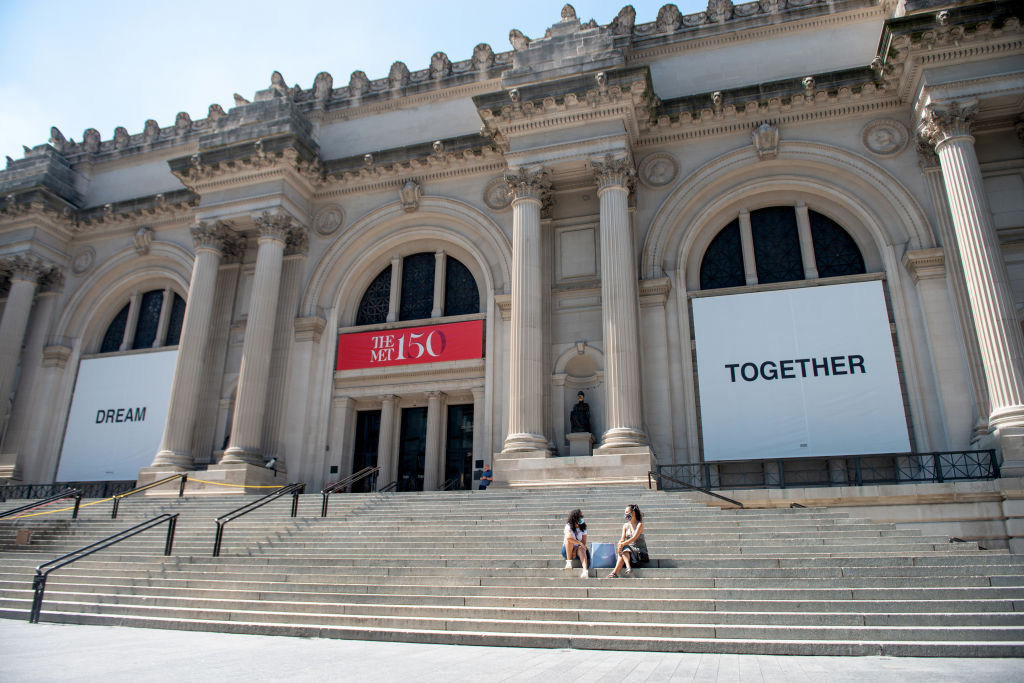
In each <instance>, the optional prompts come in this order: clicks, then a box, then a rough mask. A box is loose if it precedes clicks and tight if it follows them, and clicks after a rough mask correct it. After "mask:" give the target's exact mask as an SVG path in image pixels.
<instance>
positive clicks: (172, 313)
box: [100, 289, 185, 353]
mask: <svg viewBox="0 0 1024 683" xmlns="http://www.w3.org/2000/svg"><path fill="white" fill-rule="evenodd" d="M133 318H134V319H135V324H134V325H129V321H131V320H132V319H133ZM184 319H185V300H184V299H182V298H181V297H180V296H178V294H177V293H176V292H173V291H171V290H170V289H151V290H149V291H148V292H143V293H135V294H133V295H132V297H131V300H130V301H129V302H128V303H126V304H125V305H124V306H122V307H121V310H120V311H118V312H117V315H115V316H114V319H113V320H111V321H110V324H109V325H107V330H106V332H105V333H104V334H103V341H102V343H101V344H100V353H114V352H116V351H127V350H129V349H133V350H134V349H149V348H158V347H161V346H176V345H177V344H178V341H180V339H181V326H182V323H183V321H184Z"/></svg>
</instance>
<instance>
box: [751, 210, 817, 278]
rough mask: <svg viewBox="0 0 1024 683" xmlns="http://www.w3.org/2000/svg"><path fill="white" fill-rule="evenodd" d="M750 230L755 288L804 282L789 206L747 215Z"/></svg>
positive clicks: (793, 219) (802, 267)
mask: <svg viewBox="0 0 1024 683" xmlns="http://www.w3.org/2000/svg"><path fill="white" fill-rule="evenodd" d="M750 229H751V232H752V233H753V237H754V258H755V259H756V260H757V281H758V283H759V284H767V283H770V282H791V281H793V280H803V279H804V265H803V260H802V259H801V257H800V235H799V233H798V232H797V227H796V210H795V209H794V208H793V207H792V206H772V207H769V208H766V209H758V210H757V211H751V212H750Z"/></svg>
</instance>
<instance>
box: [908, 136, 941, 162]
mask: <svg viewBox="0 0 1024 683" xmlns="http://www.w3.org/2000/svg"><path fill="white" fill-rule="evenodd" d="M914 151H916V152H917V165H918V166H920V167H921V170H922V171H938V170H940V169H939V155H938V154H936V153H935V148H934V147H932V146H931V145H930V144H928V142H927V141H926V140H925V139H924V138H923V137H922V136H917V137H916V138H915V140H914Z"/></svg>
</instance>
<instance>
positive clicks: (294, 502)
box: [291, 484, 306, 517]
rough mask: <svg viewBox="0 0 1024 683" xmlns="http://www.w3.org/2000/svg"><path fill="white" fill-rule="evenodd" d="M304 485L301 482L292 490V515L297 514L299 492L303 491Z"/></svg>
mask: <svg viewBox="0 0 1024 683" xmlns="http://www.w3.org/2000/svg"><path fill="white" fill-rule="evenodd" d="M305 490H306V485H305V484H303V485H302V486H301V487H299V488H297V489H295V490H294V491H292V514H291V516H292V517H295V516H296V515H298V514H299V494H300V493H303V492H305Z"/></svg>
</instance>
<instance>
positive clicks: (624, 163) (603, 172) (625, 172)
mask: <svg viewBox="0 0 1024 683" xmlns="http://www.w3.org/2000/svg"><path fill="white" fill-rule="evenodd" d="M590 168H591V170H593V171H594V175H595V176H596V177H597V189H598V192H600V191H601V190H603V189H605V188H608V187H624V188H626V191H627V192H628V191H630V190H632V187H633V184H634V182H635V179H636V169H635V168H634V167H633V160H632V159H631V158H629V157H621V156H619V157H613V156H611V155H607V156H605V157H604V158H603V159H600V160H597V159H591V160H590Z"/></svg>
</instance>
